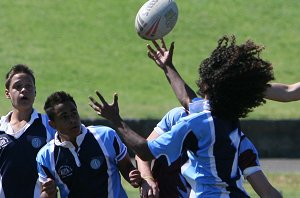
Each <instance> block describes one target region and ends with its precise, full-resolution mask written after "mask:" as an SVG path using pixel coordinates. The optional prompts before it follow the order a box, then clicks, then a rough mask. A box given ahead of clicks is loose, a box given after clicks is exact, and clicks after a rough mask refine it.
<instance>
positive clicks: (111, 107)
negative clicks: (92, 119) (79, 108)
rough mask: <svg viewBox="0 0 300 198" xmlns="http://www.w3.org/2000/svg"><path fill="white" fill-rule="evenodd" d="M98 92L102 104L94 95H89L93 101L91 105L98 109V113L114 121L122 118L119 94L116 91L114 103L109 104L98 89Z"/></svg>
mask: <svg viewBox="0 0 300 198" xmlns="http://www.w3.org/2000/svg"><path fill="white" fill-rule="evenodd" d="M96 94H97V96H98V98H99V99H100V101H101V103H102V104H100V103H99V102H97V101H96V100H95V99H94V98H93V97H92V96H89V99H90V101H91V103H90V104H89V105H90V106H91V107H92V108H93V109H94V110H95V111H96V113H97V114H98V115H100V116H102V117H103V118H105V119H107V120H110V121H112V122H117V121H119V120H121V117H120V115H119V105H118V95H117V94H116V93H115V94H114V100H113V103H112V104H108V103H107V102H106V100H105V99H104V97H103V96H102V95H101V94H100V92H99V91H96Z"/></svg>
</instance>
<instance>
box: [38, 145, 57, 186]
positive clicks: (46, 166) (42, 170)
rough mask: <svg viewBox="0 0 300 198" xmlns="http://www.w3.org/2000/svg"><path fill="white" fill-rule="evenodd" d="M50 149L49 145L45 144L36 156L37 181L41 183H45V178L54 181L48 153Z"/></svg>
mask: <svg viewBox="0 0 300 198" xmlns="http://www.w3.org/2000/svg"><path fill="white" fill-rule="evenodd" d="M50 147H51V146H50V143H48V144H46V145H45V146H44V147H42V148H41V150H40V151H39V152H38V154H37V156H36V162H37V171H38V180H39V181H40V182H42V183H43V182H45V181H46V180H47V178H51V179H54V173H53V172H51V156H50V152H48V149H49V148H50Z"/></svg>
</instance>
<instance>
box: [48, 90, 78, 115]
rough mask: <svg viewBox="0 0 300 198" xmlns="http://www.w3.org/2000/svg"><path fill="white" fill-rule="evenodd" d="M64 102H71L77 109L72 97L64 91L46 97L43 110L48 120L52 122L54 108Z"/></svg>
mask: <svg viewBox="0 0 300 198" xmlns="http://www.w3.org/2000/svg"><path fill="white" fill-rule="evenodd" d="M65 102H71V103H73V104H74V105H75V107H76V108H77V105H76V102H75V100H74V99H73V97H72V96H71V95H70V94H68V93H66V92H64V91H57V92H54V93H52V94H51V95H50V96H48V98H47V100H46V102H45V105H44V110H45V112H46V114H47V115H48V117H49V119H50V120H52V121H53V120H54V117H55V112H54V106H55V105H58V104H62V103H65Z"/></svg>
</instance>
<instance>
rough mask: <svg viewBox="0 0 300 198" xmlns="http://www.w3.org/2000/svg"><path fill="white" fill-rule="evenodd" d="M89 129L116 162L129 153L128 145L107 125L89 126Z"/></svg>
mask: <svg viewBox="0 0 300 198" xmlns="http://www.w3.org/2000/svg"><path fill="white" fill-rule="evenodd" d="M88 129H89V130H90V131H91V132H92V133H94V134H95V137H96V139H97V141H98V142H99V143H100V146H101V147H102V150H103V151H104V152H105V153H106V155H107V156H108V157H110V158H113V160H115V162H118V161H120V160H122V159H123V158H124V157H125V156H126V154H127V147H126V146H125V144H124V143H123V142H122V140H121V138H120V137H119V136H118V134H117V132H116V131H115V130H114V129H112V128H110V127H106V126H89V127H88Z"/></svg>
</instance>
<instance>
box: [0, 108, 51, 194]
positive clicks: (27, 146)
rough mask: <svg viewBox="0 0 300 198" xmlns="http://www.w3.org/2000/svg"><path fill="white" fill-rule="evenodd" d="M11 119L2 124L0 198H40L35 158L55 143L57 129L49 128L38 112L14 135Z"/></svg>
mask: <svg viewBox="0 0 300 198" xmlns="http://www.w3.org/2000/svg"><path fill="white" fill-rule="evenodd" d="M10 115H11V112H10V113H9V114H8V115H6V116H3V117H2V118H1V122H0V165H1V166H0V174H1V180H0V197H1V198H5V197H6V198H15V197H40V188H39V187H40V186H39V183H38V180H37V179H38V174H37V168H36V161H35V158H36V155H37V153H38V151H39V150H40V148H41V147H42V146H44V145H45V144H46V142H47V141H49V140H50V139H53V136H54V129H52V128H51V127H50V126H49V125H48V117H47V116H46V115H43V114H39V113H37V112H36V111H35V110H34V111H33V113H32V114H31V119H30V121H29V122H28V123H27V124H26V125H25V126H24V128H23V129H22V130H21V131H19V132H18V133H16V134H13V131H12V129H11V127H10V125H9V117H10Z"/></svg>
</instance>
